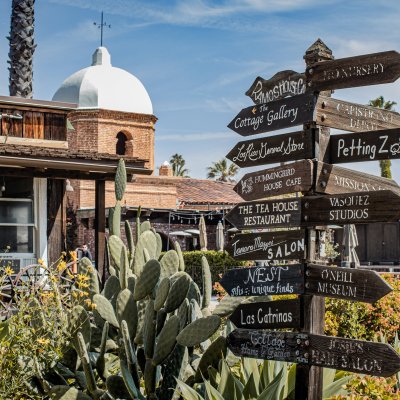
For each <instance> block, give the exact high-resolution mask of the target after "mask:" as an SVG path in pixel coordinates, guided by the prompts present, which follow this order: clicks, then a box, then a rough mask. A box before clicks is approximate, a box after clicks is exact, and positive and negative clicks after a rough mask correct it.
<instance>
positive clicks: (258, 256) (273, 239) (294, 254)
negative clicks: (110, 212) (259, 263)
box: [227, 229, 306, 260]
mask: <svg viewBox="0 0 400 400" xmlns="http://www.w3.org/2000/svg"><path fill="white" fill-rule="evenodd" d="M305 238H306V233H305V231H304V229H301V230H292V231H278V232H260V233H241V234H237V235H235V236H234V237H233V239H232V240H231V241H230V242H229V245H228V247H227V250H228V253H229V254H230V255H231V256H232V257H234V258H235V259H236V260H298V259H305V256H306V255H305V253H306V252H305Z"/></svg>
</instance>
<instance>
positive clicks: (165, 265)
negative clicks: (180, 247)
mask: <svg viewBox="0 0 400 400" xmlns="http://www.w3.org/2000/svg"><path fill="white" fill-rule="evenodd" d="M178 267H179V257H178V253H177V252H176V251H175V250H169V251H167V252H166V253H165V254H164V256H163V257H162V259H161V279H162V278H164V277H166V276H171V275H173V274H174V273H175V272H177V271H178Z"/></svg>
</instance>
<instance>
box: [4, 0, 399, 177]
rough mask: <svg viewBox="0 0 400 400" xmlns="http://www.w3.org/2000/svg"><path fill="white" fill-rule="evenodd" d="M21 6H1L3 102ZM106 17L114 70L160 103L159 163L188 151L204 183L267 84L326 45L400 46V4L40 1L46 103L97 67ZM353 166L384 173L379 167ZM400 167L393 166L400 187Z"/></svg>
mask: <svg viewBox="0 0 400 400" xmlns="http://www.w3.org/2000/svg"><path fill="white" fill-rule="evenodd" d="M10 9H11V0H0V94H2V95H7V94H8V71H7V63H6V61H7V54H8V41H7V39H6V36H7V34H8V32H9V24H10ZM101 10H104V12H105V20H106V22H107V23H109V24H111V25H112V29H111V30H109V29H107V30H106V31H105V34H104V35H105V46H106V47H107V48H108V49H109V51H110V53H111V56H112V62H113V65H114V66H117V67H120V68H124V69H126V70H128V71H129V72H131V73H133V74H134V75H136V76H137V77H138V78H139V79H140V80H141V81H142V83H143V84H144V86H145V87H146V89H147V90H148V92H149V94H150V97H151V99H152V102H153V107H154V113H155V115H156V116H157V117H158V119H159V121H158V122H157V124H156V164H157V165H160V164H161V163H162V162H163V161H164V160H168V159H169V158H170V156H171V155H172V154H174V153H180V154H182V155H183V156H184V158H185V159H186V163H187V167H188V168H189V170H190V174H191V175H192V176H194V177H197V178H204V177H205V175H206V167H207V166H209V165H210V164H211V163H212V162H213V161H216V160H219V159H221V158H222V157H224V156H225V154H227V153H228V151H229V150H230V149H231V148H232V147H233V146H234V144H235V143H236V142H237V141H239V140H241V139H242V137H240V136H238V135H237V134H235V133H234V132H232V131H230V130H229V129H228V128H227V127H226V125H227V124H228V123H229V122H230V121H231V119H232V118H233V117H234V116H235V115H236V114H237V113H238V112H239V111H240V109H241V108H243V107H246V106H249V105H251V101H250V99H249V98H247V97H246V96H245V95H244V92H245V91H246V90H247V89H248V88H249V86H250V85H251V83H252V82H253V80H254V79H255V78H256V76H258V75H261V76H263V77H264V78H269V77H271V76H272V75H274V74H275V73H276V72H278V71H280V70H284V69H293V70H296V71H298V72H301V71H303V70H304V64H303V59H302V56H303V54H304V51H305V50H306V49H307V47H309V46H310V45H311V44H312V43H313V42H314V41H315V40H316V39H317V38H318V37H320V38H321V39H322V40H324V41H325V43H326V44H327V45H328V46H329V47H330V48H331V49H332V50H333V52H334V55H335V57H336V58H340V57H347V56H352V55H359V54H366V53H372V52H377V51H384V50H400V24H399V18H400V2H399V1H397V0H392V1H390V0H386V1H376V0H375V1H370V0H351V1H349V0H345V1H341V0H337V1H333V0H323V1H321V0H218V1H206V0H169V1H161V0H160V1H156V0H147V1H145V0H141V1H136V0H36V27H35V36H36V43H37V50H36V52H35V59H34V93H35V98H38V99H51V98H52V96H53V94H54V92H55V91H56V89H57V88H58V86H59V85H60V84H61V82H62V81H63V80H64V79H65V78H66V77H68V76H69V75H71V74H72V73H73V72H75V71H77V70H78V69H81V68H83V67H86V66H88V65H89V64H90V62H91V55H92V53H93V51H94V50H95V48H96V47H98V46H99V42H100V35H99V31H98V29H97V28H96V27H95V26H93V21H99V19H100V12H101ZM399 93H400V83H395V84H388V85H380V86H371V87H368V88H360V89H346V90H338V91H336V93H335V94H334V96H335V97H336V98H339V99H344V100H348V101H354V102H358V103H367V102H368V100H370V99H373V98H375V97H377V96H379V95H383V96H385V98H386V99H387V100H394V101H397V102H398V103H399V104H400V96H399ZM397 109H398V110H400V105H399V106H398V107H397ZM347 166H348V167H350V168H353V167H354V168H357V169H360V170H364V171H368V172H372V173H375V174H378V167H377V163H376V162H375V163H358V164H354V165H350V164H349V165H347ZM399 167H400V161H395V162H393V167H392V171H393V173H394V177H395V178H396V180H397V181H398V182H400V168H399ZM244 172H247V171H245V170H242V173H244Z"/></svg>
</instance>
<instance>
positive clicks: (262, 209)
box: [225, 198, 301, 229]
mask: <svg viewBox="0 0 400 400" xmlns="http://www.w3.org/2000/svg"><path fill="white" fill-rule="evenodd" d="M225 218H226V219H227V220H228V221H229V222H230V223H231V224H232V225H233V226H235V227H236V228H238V229H256V228H270V227H291V226H296V227H297V226H299V225H300V222H301V200H300V199H296V198H290V199H283V200H281V199H277V200H261V201H251V202H247V203H239V204H237V205H236V206H235V207H233V208H232V210H231V211H230V212H229V213H228V214H227V215H226V216H225Z"/></svg>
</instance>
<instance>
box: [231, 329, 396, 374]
mask: <svg viewBox="0 0 400 400" xmlns="http://www.w3.org/2000/svg"><path fill="white" fill-rule="evenodd" d="M227 342H228V347H229V349H230V350H231V351H232V352H233V353H234V354H235V355H237V356H242V357H251V358H259V359H264V360H279V361H288V362H294V363H299V364H306V365H317V366H320V367H325V368H333V369H339V370H342V371H349V372H356V373H359V374H365V375H375V376H391V375H393V374H395V373H396V372H397V371H399V370H400V355H399V354H397V352H396V351H395V350H394V349H393V348H392V347H391V346H390V345H388V344H386V343H376V342H366V341H362V340H354V339H343V338H337V337H332V336H323V335H316V334H312V333H305V334H304V333H296V332H275V331H265V330H248V329H235V330H234V331H233V332H231V333H230V334H229V336H228V337H227Z"/></svg>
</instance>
